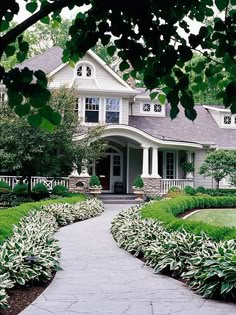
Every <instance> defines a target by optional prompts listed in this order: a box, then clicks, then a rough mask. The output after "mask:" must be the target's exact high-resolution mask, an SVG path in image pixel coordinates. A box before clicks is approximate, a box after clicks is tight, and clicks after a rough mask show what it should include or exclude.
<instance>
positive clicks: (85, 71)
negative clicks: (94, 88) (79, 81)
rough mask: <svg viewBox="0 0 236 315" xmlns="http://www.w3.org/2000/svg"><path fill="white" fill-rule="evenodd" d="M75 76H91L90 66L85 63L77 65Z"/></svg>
mask: <svg viewBox="0 0 236 315" xmlns="http://www.w3.org/2000/svg"><path fill="white" fill-rule="evenodd" d="M76 73H77V76H78V77H82V78H89V77H92V74H93V72H92V67H91V66H89V65H87V64H86V63H85V64H82V65H79V66H78V67H77V70H76Z"/></svg>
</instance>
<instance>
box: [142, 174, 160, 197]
mask: <svg viewBox="0 0 236 315" xmlns="http://www.w3.org/2000/svg"><path fill="white" fill-rule="evenodd" d="M142 178H143V183H144V194H145V195H146V196H150V197H156V196H159V195H160V192H161V178H160V177H142Z"/></svg>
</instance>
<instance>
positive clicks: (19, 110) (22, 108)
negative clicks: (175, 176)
mask: <svg viewBox="0 0 236 315" xmlns="http://www.w3.org/2000/svg"><path fill="white" fill-rule="evenodd" d="M29 112H30V105H29V104H27V103H26V104H24V105H16V107H15V113H16V114H17V115H18V116H19V117H23V116H26V115H27V114H29Z"/></svg>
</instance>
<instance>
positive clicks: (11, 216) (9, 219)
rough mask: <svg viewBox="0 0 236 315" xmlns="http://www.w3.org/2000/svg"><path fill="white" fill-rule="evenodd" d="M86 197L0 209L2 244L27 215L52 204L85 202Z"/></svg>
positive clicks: (74, 195) (73, 197)
mask: <svg viewBox="0 0 236 315" xmlns="http://www.w3.org/2000/svg"><path fill="white" fill-rule="evenodd" d="M85 199H86V197H85V195H81V194H70V195H69V197H65V198H63V197H62V198H60V199H48V200H43V201H38V202H28V203H23V204H21V205H19V206H17V207H14V208H6V209H0V243H1V242H2V241H3V240H4V239H5V238H6V237H8V236H10V235H11V233H12V227H13V225H14V224H17V223H19V221H20V219H21V218H22V217H23V216H24V215H27V213H28V212H29V211H30V210H31V209H33V208H38V207H40V206H42V205H47V204H52V203H66V202H68V203H72V204H73V203H76V202H79V201H82V200H85Z"/></svg>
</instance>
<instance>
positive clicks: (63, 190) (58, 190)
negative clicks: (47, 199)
mask: <svg viewBox="0 0 236 315" xmlns="http://www.w3.org/2000/svg"><path fill="white" fill-rule="evenodd" d="M52 194H53V195H56V196H63V197H66V196H68V194H69V191H68V189H67V187H65V186H63V185H56V186H54V187H53V189H52Z"/></svg>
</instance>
